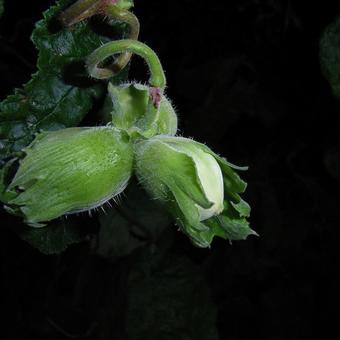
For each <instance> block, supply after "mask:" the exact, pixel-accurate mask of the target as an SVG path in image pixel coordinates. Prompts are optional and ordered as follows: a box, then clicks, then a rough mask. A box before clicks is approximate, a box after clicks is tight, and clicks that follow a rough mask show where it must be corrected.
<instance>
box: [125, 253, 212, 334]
mask: <svg viewBox="0 0 340 340" xmlns="http://www.w3.org/2000/svg"><path fill="white" fill-rule="evenodd" d="M134 255H135V256H134V257H132V258H131V263H133V266H132V268H131V270H130V274H129V277H128V281H127V294H126V296H127V304H128V306H127V319H126V329H127V332H128V338H129V339H131V340H137V339H138V340H159V339H162V340H173V339H177V340H197V339H200V340H217V339H218V335H217V330H216V306H215V305H214V304H213V302H212V300H211V297H210V291H209V288H208V286H207V284H206V281H205V279H204V276H203V273H202V272H201V271H200V268H199V267H197V266H196V265H194V264H193V263H192V262H191V261H190V260H189V259H188V258H186V257H184V256H180V255H176V254H174V252H169V251H168V252H163V253H162V252H161V250H159V249H154V250H153V251H151V250H149V249H146V248H144V249H142V250H141V251H138V252H136V253H135V254H134Z"/></svg>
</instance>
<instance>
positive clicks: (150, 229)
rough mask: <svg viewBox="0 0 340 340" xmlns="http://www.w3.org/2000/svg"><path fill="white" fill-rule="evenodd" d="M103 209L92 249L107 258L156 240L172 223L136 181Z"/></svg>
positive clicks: (124, 253)
mask: <svg viewBox="0 0 340 340" xmlns="http://www.w3.org/2000/svg"><path fill="white" fill-rule="evenodd" d="M104 209H105V211H106V212H105V213H103V214H101V216H100V218H99V221H100V231H99V234H98V239H97V241H96V245H95V251H96V253H98V254H99V255H100V256H103V257H107V258H116V257H120V256H126V255H129V254H130V253H131V252H132V251H133V250H134V249H136V248H139V247H141V246H143V245H147V244H153V243H156V242H157V240H158V239H159V238H160V236H161V234H162V233H163V232H164V230H165V229H166V228H168V227H169V226H170V225H171V223H172V219H171V217H170V216H169V214H168V213H167V212H166V211H165V210H164V209H163V207H162V206H160V205H159V204H157V203H156V202H155V201H154V200H151V199H150V197H149V196H148V195H147V194H146V193H145V192H144V190H142V189H141V188H140V187H139V186H138V184H137V183H136V182H133V183H130V185H129V186H128V187H127V189H126V190H125V191H124V193H123V194H122V197H121V198H119V199H118V200H117V204H115V205H114V207H113V208H110V209H106V208H104Z"/></svg>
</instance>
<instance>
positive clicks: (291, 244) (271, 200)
mask: <svg viewBox="0 0 340 340" xmlns="http://www.w3.org/2000/svg"><path fill="white" fill-rule="evenodd" d="M51 3H53V1H43V0H37V1H34V2H27V3H26V4H25V5H24V6H25V10H20V11H19V10H18V8H19V5H20V6H22V5H23V2H22V1H19V0H8V1H6V7H5V15H4V17H3V18H2V19H1V24H0V27H1V37H0V46H1V56H0V74H1V88H0V95H1V98H4V97H5V96H6V95H8V94H10V93H11V91H12V88H13V87H19V86H20V85H21V84H22V83H24V82H26V81H27V80H28V79H29V78H30V74H31V73H32V72H33V71H34V69H35V66H34V65H35V60H36V51H35V49H34V47H33V46H32V44H31V43H30V41H29V36H30V32H31V31H32V29H33V26H34V22H35V21H37V20H38V19H40V18H41V13H42V11H43V10H45V9H47V8H48V6H49V5H50V4H51ZM134 12H135V13H136V14H137V16H138V17H139V19H140V22H141V28H142V30H141V40H142V41H143V42H146V43H148V44H149V45H150V46H151V47H152V48H153V49H155V50H156V51H157V52H158V54H159V56H160V59H161V61H162V63H163V66H164V68H165V69H166V74H167V79H168V90H167V94H168V96H169V97H170V98H171V99H172V101H173V103H174V104H175V106H176V108H177V111H178V115H179V119H180V133H181V134H182V135H184V136H190V137H194V138H195V139H196V140H198V141H201V142H205V143H207V144H208V145H209V146H211V148H212V149H213V150H215V151H216V152H218V153H220V154H221V155H223V156H225V157H227V158H228V160H230V161H231V162H233V163H236V164H240V165H248V166H249V167H250V168H249V171H248V172H247V173H245V174H243V177H244V178H245V180H246V181H247V182H248V183H249V187H248V190H247V192H246V194H245V198H246V200H247V201H248V202H249V203H250V205H251V207H252V215H251V226H252V228H253V229H254V230H256V231H257V232H258V233H259V234H260V237H259V238H256V237H250V238H249V239H248V240H246V241H240V242H234V243H233V244H232V245H230V244H229V243H227V242H225V241H223V240H220V239H216V240H215V241H214V242H213V244H212V247H211V249H205V250H202V249H197V248H195V247H193V246H192V245H191V244H190V242H189V241H188V239H187V238H186V237H185V236H183V235H182V234H180V233H175V232H174V235H175V236H174V237H175V242H174V245H172V246H171V248H170V249H171V251H170V253H171V254H172V255H173V254H176V256H177V255H178V254H179V255H180V256H185V257H186V258H187V259H189V260H190V262H191V263H193V264H194V266H195V268H196V269H197V270H198V271H199V272H200V273H201V274H200V275H202V277H203V278H204V282H205V284H206V285H207V287H208V290H209V293H208V295H209V296H210V297H211V301H212V303H213V305H214V308H215V311H216V313H217V314H216V327H217V330H218V334H219V337H220V339H233V340H236V339H237V340H238V339H250V338H253V337H256V338H257V337H258V338H261V339H289V340H291V339H307V338H310V337H312V336H313V335H314V336H318V337H321V336H322V334H324V331H325V330H328V329H329V328H330V327H331V326H332V325H335V326H336V322H337V317H338V313H339V312H338V302H339V295H340V292H339V288H338V287H339V280H338V276H339V264H340V255H339V246H338V244H339V236H340V235H339V234H340V232H339V218H340V210H339V191H340V185H339V181H340V138H339V131H340V124H339V119H338V117H339V116H340V103H339V102H338V101H337V100H336V99H335V98H334V97H333V96H332V93H331V90H330V87H329V85H328V83H327V81H326V80H325V79H324V77H323V75H322V73H321V70H320V64H319V56H318V53H319V46H318V44H319V38H320V34H321V32H322V30H323V29H324V28H325V27H326V26H327V25H328V24H329V23H330V22H331V21H332V20H333V19H334V18H335V16H336V15H337V14H340V4H336V3H335V2H333V1H325V0H323V1H314V2H309V3H308V5H306V3H302V2H299V1H288V0H267V1H265V0H263V1H261V0H238V1H198V0H195V1H194V0H181V1H174V0H172V1H164V0H163V1H159V0H148V1H140V0H136V1H135V10H134ZM145 73H146V68H145V66H144V65H143V63H142V62H141V61H140V60H138V59H137V58H134V59H133V64H132V67H131V73H130V75H131V77H132V78H136V79H141V80H145V79H147V78H146V76H145ZM3 216H4V215H1V218H2V219H3ZM2 229H4V230H3V231H2V233H3V234H2V236H1V239H2V240H3V242H1V243H2V246H1V272H2V275H3V278H2V279H1V292H0V294H1V300H2V302H1V305H0V306H1V307H0V308H1V309H2V313H4V315H5V317H4V319H3V321H5V324H4V326H3V327H2V331H1V332H2V334H3V336H4V337H3V339H6V340H7V339H28V338H33V339H35V340H38V339H68V338H72V337H73V338H75V337H74V334H77V338H80V339H104V338H105V339H126V332H128V333H129V331H126V329H125V326H124V325H125V324H126V314H125V313H126V308H125V305H126V300H127V299H128V294H129V293H128V292H126V291H125V289H124V287H125V286H124V282H125V281H124V277H125V276H126V275H128V274H127V273H126V271H127V269H126V268H130V269H129V270H131V268H133V265H131V262H132V263H133V262H134V261H135V259H136V258H139V253H138V252H139V251H141V250H140V249H137V250H135V251H134V252H133V253H132V254H130V255H129V256H122V257H119V258H115V259H114V260H113V259H105V258H102V257H99V256H97V255H96V254H93V253H91V251H89V246H88V244H87V243H86V242H85V243H82V244H79V245H74V246H71V247H70V248H69V249H68V250H67V251H66V252H65V253H63V254H61V255H53V256H47V255H43V254H40V253H39V252H38V251H37V250H34V249H33V248H31V247H30V246H29V245H28V244H26V243H25V242H24V241H22V240H20V239H19V238H18V237H17V236H16V235H15V234H14V233H11V232H10V231H9V230H8V229H5V228H2ZM156 244H157V242H156ZM146 247H155V245H154V244H148V245H147V246H146ZM172 255H171V256H172ZM196 269H195V270H196ZM184 275H185V273H184ZM187 275H190V273H188V274H187ZM170 276H171V275H170ZM170 279H174V278H173V277H170V278H169V280H170ZM180 279H181V278H178V280H180ZM174 280H175V283H176V278H175V279H174ZM84 281H85V283H84ZM79 282H81V283H79ZM179 284H180V283H179ZM156 285H157V280H156ZM189 291H190V289H189ZM140 294H141V295H144V294H147V293H146V292H145V291H143V290H142V291H141V292H140ZM71 300H72V301H73V303H72V304H71V303H69V301H71ZM75 300H76V301H78V304H77V303H74V301H75ZM79 301H81V302H79ZM110 301H112V305H110ZM192 303H193V306H192V308H199V304H200V301H199V298H198V299H197V300H196V301H193V302H192ZM194 304H196V305H195V306H194ZM75 305H76V307H75ZM51 306H53V307H51ZM56 306H57V307H56ZM145 308H146V309H147V308H148V303H146V304H145ZM51 310H52V311H51ZM54 312H55V313H56V314H57V316H56V317H55V318H54V319H53V318H52V317H51V314H53V313H54ZM98 315H99V319H100V320H101V321H102V324H101V328H100V330H98V329H97V330H94V331H93V332H92V330H91V329H88V328H91V327H90V326H91V322H92V321H93V319H94V318H96V317H98ZM155 318H156V321H155V322H154V323H153V326H152V327H155V325H158V326H159V327H160V328H162V323H163V322H165V321H164V316H162V315H156V316H155ZM157 318H159V319H157ZM165 318H166V317H165ZM207 318H209V317H208V316H207ZM47 319H48V320H51V319H53V320H54V321H55V320H57V321H55V322H54V323H57V324H58V325H59V326H56V327H53V322H47V321H46V320H47ZM60 320H62V321H60ZM65 320H66V321H65ZM193 320H194V319H193ZM203 320H204V318H203ZM62 322H63V323H64V326H63V327H61V326H60V323H62ZM51 325H52V326H51ZM192 325H193V326H192V327H196V325H195V322H193V324H192ZM130 327H132V326H131V325H130ZM150 327H151V325H150ZM190 327H191V326H190ZM70 329H71V330H70ZM176 332H177V333H176ZM176 332H174V334H173V335H169V334H170V333H169V334H168V335H167V336H165V335H163V336H161V337H160V338H159V339H175V338H176V339H179V340H180V339H191V338H190V337H185V336H184V335H183V334H185V330H182V331H181V330H178V331H176ZM82 334H83V335H82ZM84 334H85V335H84ZM160 334H162V333H160ZM164 334H165V333H164ZM1 337H2V336H1ZM139 338H140V339H144V337H142V336H140V337H138V336H137V337H133V339H139ZM196 338H197V339H199V338H200V337H199V336H196ZM145 339H147V337H145ZM149 339H153V337H152V336H149ZM204 339H205V338H204ZM207 339H208V340H209V338H207Z"/></svg>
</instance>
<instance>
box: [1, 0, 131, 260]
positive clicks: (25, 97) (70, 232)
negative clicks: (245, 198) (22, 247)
mask: <svg viewBox="0 0 340 340" xmlns="http://www.w3.org/2000/svg"><path fill="white" fill-rule="evenodd" d="M70 3H72V1H71V0H59V1H57V2H56V4H55V5H54V6H52V7H51V8H50V9H48V10H47V11H46V12H44V14H43V19H42V20H40V21H39V22H37V23H36V26H35V29H34V31H33V33H32V41H33V43H34V45H35V46H36V48H37V49H38V51H39V53H38V61H37V72H36V73H35V74H33V76H32V79H31V80H30V81H29V82H28V83H27V84H25V85H24V86H23V88H22V89H16V90H15V92H14V94H13V95H10V96H8V97H7V98H6V99H5V100H3V101H2V102H1V103H0V162H1V163H2V165H3V164H4V163H5V162H6V161H7V160H8V159H13V157H14V156H17V153H18V152H20V150H21V149H22V148H24V147H26V146H27V145H28V144H30V143H31V141H32V140H33V139H34V136H35V134H36V133H37V132H39V131H40V130H58V129H61V128H65V127H72V126H76V125H78V124H79V123H80V122H81V121H82V120H83V118H84V117H85V115H86V114H87V113H88V112H89V110H90V109H91V108H92V105H93V102H94V100H95V99H98V98H100V97H101V96H103V95H104V94H105V86H104V85H103V84H100V83H98V82H96V81H93V80H91V79H90V78H89V77H88V75H87V73H86V71H85V66H84V65H85V62H84V61H85V58H86V57H87V56H88V55H89V54H90V53H91V52H92V51H93V50H94V49H96V48H97V47H99V46H100V45H101V44H102V43H103V42H106V41H108V38H105V37H103V36H100V35H98V34H97V33H95V32H94V31H93V30H92V28H91V26H90V25H89V24H88V23H86V22H81V23H78V24H77V25H75V26H73V27H72V28H67V29H65V28H62V27H61V25H60V23H59V21H58V16H59V15H60V13H61V11H62V10H64V9H65V8H66V7H67V6H68V5H69V4H70ZM2 4H3V1H1V2H0V5H2ZM112 29H113V30H114V29H117V31H118V32H121V26H120V25H119V24H114V25H113V26H112ZM126 76H127V72H122V75H120V76H119V77H116V78H114V79H113V82H114V83H119V81H120V80H121V79H122V80H123V78H124V80H125V78H126ZM1 163H0V164H1ZM11 163H12V160H11V161H10V163H9V164H8V163H7V166H5V167H3V169H2V170H1V173H0V179H1V180H2V181H1V185H0V191H1V199H2V200H3V201H6V200H8V199H10V198H11V197H8V193H7V196H6V195H4V186H5V183H4V182H5V181H6V180H8V177H9V176H8V175H7V173H8V172H9V168H10V165H11ZM7 184H8V183H7ZM5 196H6V197H5ZM94 222H95V220H92V221H91V223H92V224H93V223H94ZM86 230H87V229H86V228H84V227H83V228H80V226H79V225H78V221H77V218H72V219H70V220H68V221H67V222H65V221H54V222H53V223H52V224H51V225H49V228H43V229H36V230H35V229H32V228H27V227H23V228H21V227H20V228H17V230H16V231H17V232H18V234H19V235H20V237H21V238H22V239H24V240H26V241H27V242H29V243H30V244H31V245H32V246H34V247H35V248H37V249H39V250H40V251H42V252H43V253H46V254H51V253H58V252H61V251H63V250H65V249H66V248H67V247H68V246H69V245H70V244H72V243H75V242H79V241H81V240H84V239H86V238H87V234H88V233H87V231H86Z"/></svg>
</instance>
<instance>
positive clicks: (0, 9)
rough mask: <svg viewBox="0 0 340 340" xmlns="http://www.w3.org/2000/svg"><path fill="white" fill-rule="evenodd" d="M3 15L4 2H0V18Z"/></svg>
mask: <svg viewBox="0 0 340 340" xmlns="http://www.w3.org/2000/svg"><path fill="white" fill-rule="evenodd" d="M3 13H4V0H0V17H1V16H2V14H3Z"/></svg>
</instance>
